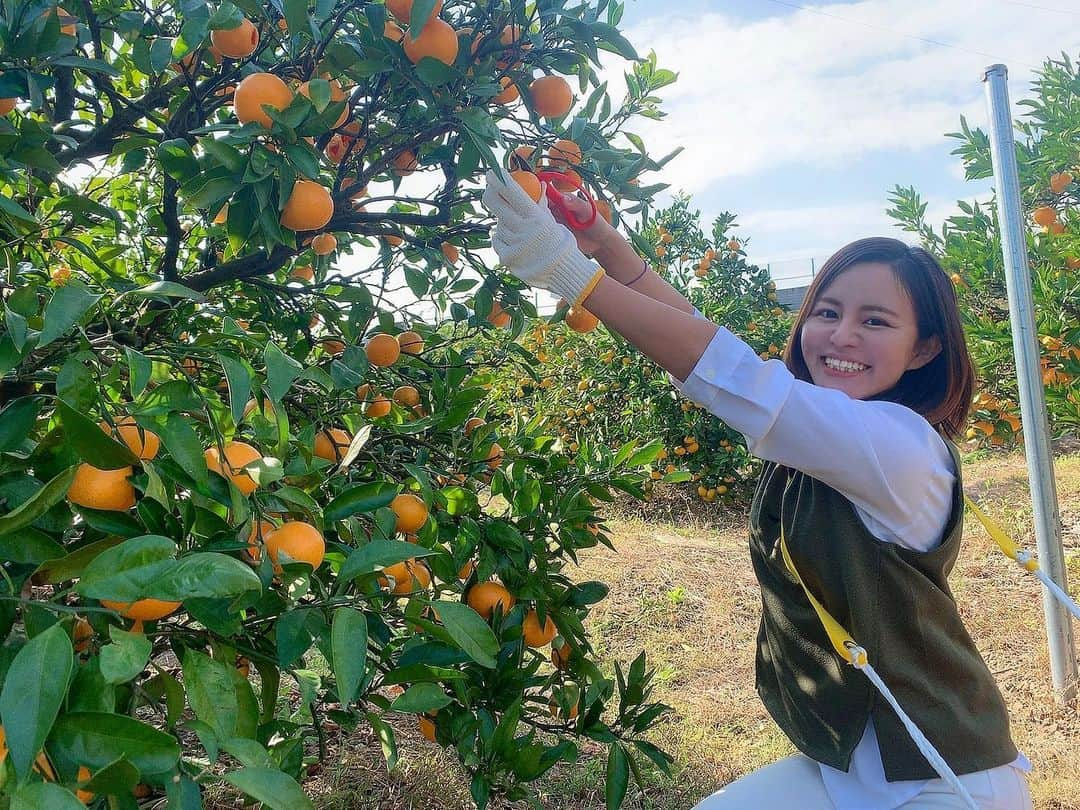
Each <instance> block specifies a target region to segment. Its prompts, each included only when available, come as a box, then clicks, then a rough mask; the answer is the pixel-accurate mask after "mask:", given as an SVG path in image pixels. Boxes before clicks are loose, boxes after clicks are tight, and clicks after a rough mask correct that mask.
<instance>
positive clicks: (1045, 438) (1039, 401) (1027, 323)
mask: <svg viewBox="0 0 1080 810" xmlns="http://www.w3.org/2000/svg"><path fill="white" fill-rule="evenodd" d="M1008 73H1009V72H1008V69H1007V68H1006V67H1005V65H991V66H990V67H988V68H986V70H985V71H983V83H984V84H985V86H986V103H987V106H988V108H989V112H990V153H991V157H992V160H993V167H994V178H995V181H996V185H997V206H998V222H999V226H1000V228H1001V249H1002V252H1003V254H1004V257H1005V284H1006V289H1007V290H1008V295H1009V320H1010V322H1011V324H1012V336H1013V355H1014V357H1015V358H1016V377H1017V382H1018V384H1019V389H1020V416H1021V418H1022V420H1023V425H1024V452H1025V453H1026V455H1027V466H1028V480H1029V485H1030V488H1031V504H1032V506H1033V508H1034V518H1035V540H1036V543H1037V545H1038V549H1039V567H1040V568H1042V569H1043V570H1044V571H1045V572H1046V574H1047V575H1048V576H1049V577H1050V578H1051V579H1052V580H1053V581H1054V582H1056V583H1057V584H1058V585H1060V586H1061V588H1062V589H1063V590H1066V591H1067V590H1068V589H1067V588H1066V584H1065V579H1066V569H1065V554H1064V551H1063V550H1062V547H1061V516H1060V513H1059V512H1058V500H1057V484H1056V482H1055V480H1054V460H1053V455H1052V452H1051V448H1050V425H1049V422H1048V419H1047V415H1046V399H1045V398H1044V396H1043V387H1042V375H1041V373H1040V368H1039V344H1038V340H1037V335H1036V331H1035V313H1034V306H1033V304H1032V300H1031V273H1030V267H1029V264H1028V256H1027V242H1026V241H1025V237H1024V233H1025V231H1024V217H1023V209H1022V207H1021V204H1020V181H1019V179H1018V176H1017V170H1016V146H1015V143H1014V141H1013V124H1012V110H1011V108H1010V107H1009V85H1008ZM1043 613H1044V614H1045V616H1046V640H1047V642H1048V644H1049V647H1050V674H1051V676H1052V678H1053V683H1054V692H1055V695H1056V697H1057V699H1058V700H1059V701H1069V700H1072V699H1073V698H1074V697H1075V696H1076V688H1077V667H1076V648H1075V645H1074V641H1073V632H1072V624H1071V622H1070V617H1069V613H1068V611H1067V610H1066V609H1065V608H1064V607H1063V606H1062V605H1060V604H1059V603H1058V602H1057V601H1056V600H1055V599H1054V597H1053V596H1052V595H1051V593H1050V591H1049V590H1047V589H1045V588H1044V589H1043Z"/></svg>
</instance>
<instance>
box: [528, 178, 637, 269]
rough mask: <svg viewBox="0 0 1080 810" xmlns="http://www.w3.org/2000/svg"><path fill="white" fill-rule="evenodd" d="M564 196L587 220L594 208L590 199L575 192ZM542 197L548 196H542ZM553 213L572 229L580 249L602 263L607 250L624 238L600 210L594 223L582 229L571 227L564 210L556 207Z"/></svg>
mask: <svg viewBox="0 0 1080 810" xmlns="http://www.w3.org/2000/svg"><path fill="white" fill-rule="evenodd" d="M545 191H546V189H545ZM562 196H563V200H564V201H565V203H566V207H567V208H568V209H569V211H570V213H571V214H572V215H573V216H574V218H575V219H577V220H578V221H579V222H584V221H586V220H587V219H588V218H589V216H590V215H591V214H592V208H590V207H589V203H588V200H586V199H584V198H583V197H580V196H578V195H577V194H576V193H573V192H571V193H569V194H566V193H562ZM541 199H546V198H545V197H542V198H541ZM551 215H552V216H553V217H554V218H555V221H556V222H558V223H559V224H560V225H563V226H565V227H566V228H568V229H569V230H570V233H572V234H573V235H574V239H576V240H577V245H578V249H579V250H580V251H581V252H582V253H584V254H585V255H586V256H593V257H595V258H596V259H597V261H599V262H600V263H601V264H603V255H604V253H605V251H607V250H609V249H610V247H611V246H612V245H613V244H615V243H616V242H617V241H621V240H622V237H621V236H619V232H618V231H616V230H615V229H614V228H613V227H611V225H610V224H609V223H608V221H607V220H606V219H604V217H603V215H602V214H601V213H600V212H599V211H597V212H596V219H595V220H594V221H593V224H592V225H590V226H589V227H588V228H584V229H582V230H574V229H573V228H571V227H570V224H569V223H568V222H567V221H566V220H565V219H564V218H563V215H562V212H561V211H559V209H558V208H556V207H553V208H551Z"/></svg>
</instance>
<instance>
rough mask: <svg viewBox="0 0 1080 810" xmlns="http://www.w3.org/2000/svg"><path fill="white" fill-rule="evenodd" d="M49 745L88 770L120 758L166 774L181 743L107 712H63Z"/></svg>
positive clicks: (124, 717) (154, 771) (145, 769)
mask: <svg viewBox="0 0 1080 810" xmlns="http://www.w3.org/2000/svg"><path fill="white" fill-rule="evenodd" d="M65 638H66V636H65ZM49 745H50V750H51V749H52V747H53V746H55V748H56V750H57V751H58V752H61V753H63V754H64V755H65V757H66V758H67V759H68V760H70V761H72V762H79V763H82V764H83V765H85V766H86V767H88V768H89V769H90V770H91V771H95V770H99V769H101V768H104V767H105V766H106V765H109V764H110V763H112V762H115V761H116V760H118V759H120V758H121V757H123V758H125V759H127V760H128V762H130V763H131V764H132V765H134V766H135V767H136V768H138V769H139V770H140V771H141V772H142V773H166V772H168V771H171V770H172V769H173V768H174V767H176V764H177V762H179V760H180V745H179V743H177V741H176V739H175V738H174V737H173V736H172V735H170V734H166V733H164V732H162V731H158V730H157V729H156V728H153V727H152V726H149V725H146V724H145V723H140V722H139V721H138V720H135V719H133V718H131V717H128V716H127V715H123V714H111V713H108V712H68V713H67V714H65V715H62V716H61V717H60V719H59V720H57V721H56V725H55V726H54V727H53V731H52V734H51V735H49Z"/></svg>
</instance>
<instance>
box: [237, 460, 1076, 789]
mask: <svg viewBox="0 0 1080 810" xmlns="http://www.w3.org/2000/svg"><path fill="white" fill-rule="evenodd" d="M1025 469H1026V468H1025V462H1024V456H1023V454H1022V453H1020V452H1013V453H996V454H993V455H978V454H975V455H971V456H968V457H967V458H966V460H965V465H964V471H965V486H966V489H967V492H968V494H969V495H971V496H972V497H973V498H975V499H976V500H978V501H979V502H980V503H981V504H982V505H983V506H984V508H985V509H986V510H987V511H988V512H989V513H990V514H991V516H992V517H993V518H994V519H995V520H997V521H999V522H1000V523H1001V524H1002V525H1003V526H1004V527H1005V528H1006V529H1008V530H1009V531H1010V532H1011V533H1012V534H1013V536H1014V537H1015V538H1016V539H1017V540H1019V541H1020V542H1021V543H1023V544H1025V545H1026V546H1027V547H1029V548H1031V549H1032V550H1034V548H1035V541H1034V535H1033V530H1032V529H1031V502H1030V496H1029V493H1028V482H1027V477H1026V472H1025ZM1055 473H1056V481H1057V489H1058V497H1059V502H1060V503H1061V505H1062V506H1061V519H1062V536H1063V543H1064V547H1065V553H1066V557H1067V560H1068V561H1069V581H1070V583H1071V587H1070V590H1071V591H1072V593H1073V595H1074V596H1075V595H1077V594H1080V587H1078V585H1080V452H1077V448H1076V447H1075V446H1066V447H1062V448H1060V452H1059V454H1058V456H1057V458H1056V461H1055ZM746 517H747V516H746V510H745V509H731V508H727V509H725V508H722V507H720V506H719V505H712V506H706V505H704V504H700V503H699V502H697V501H694V500H689V499H685V498H682V497H680V496H677V495H673V494H669V495H668V496H667V497H662V498H660V499H658V500H657V501H655V502H654V503H653V504H650V505H647V508H646V510H645V511H642V510H641V509H640V508H638V507H636V506H635V505H633V504H624V505H622V507H621V509H616V510H612V512H611V516H610V529H611V535H612V538H613V541H614V544H615V546H616V548H617V550H618V552H617V553H615V552H612V551H610V550H608V549H604V548H603V547H600V548H598V549H596V550H594V551H593V552H592V553H590V554H588V555H586V556H584V557H583V558H582V565H581V567H580V569H579V570H578V572H577V574H576V576H578V577H580V578H581V579H600V580H603V581H605V582H607V583H609V584H610V585H611V593H610V595H609V596H608V598H607V599H606V600H604V601H603V602H602V603H600V605H598V606H597V609H596V610H595V611H594V613H593V615H592V616H591V617H590V620H589V623H588V625H587V626H588V628H589V632H590V635H591V638H592V642H593V644H594V645H595V647H596V651H597V653H598V655H599V657H600V659H601V661H603V662H604V663H605V664H606V665H607V666H608V667H609V668H610V666H611V663H612V662H613V661H615V660H620V661H623V662H629V661H630V660H631V659H632V658H633V657H634V656H635V655H636V653H637V651H639V650H640V649H642V648H644V649H645V650H646V651H647V653H648V658H649V664H650V666H651V667H655V668H656V669H657V672H658V678H659V680H660V686H659V688H658V689H657V693H656V694H655V697H656V699H659V700H661V701H663V702H665V703H668V704H669V705H671V706H673V707H674V709H675V712H674V713H673V714H672V715H671V716H669V717H668V719H667V720H666V721H665V722H664V723H662V724H661V725H660V726H659V727H658V728H657V729H655V730H654V733H653V734H652V735H651V736H652V739H653V740H654V741H655V742H656V743H658V744H659V745H661V747H663V748H664V749H665V750H667V751H668V752H670V753H671V754H673V755H674V756H675V759H676V770H675V776H674V779H673V780H670V781H669V780H667V779H665V778H663V777H660V776H654V777H653V778H652V779H651V780H650V784H649V785H648V786H647V788H646V790H645V791H644V792H642V791H638V790H637V789H636V787H635V786H634V785H633V783H632V784H631V790H630V793H629V794H628V796H627V801H626V803H625V804H624V807H627V808H653V809H655V810H683V808H691V807H693V805H694V804H695V803H696V802H697V801H698V800H700V799H701V798H703V797H704V796H706V795H708V794H709V793H711V792H712V791H713V790H715V789H716V788H718V787H720V786H721V785H723V784H725V783H726V782H728V781H730V780H732V779H734V778H736V777H738V776H740V775H741V774H744V773H746V772H747V771H749V770H752V769H754V768H756V767H759V766H761V765H764V764H767V763H769V762H772V761H774V760H776V759H777V758H779V757H782V756H784V755H786V754H787V753H789V752H790V751H791V750H792V749H791V747H790V744H789V743H788V742H787V740H786V739H785V738H784V737H783V736H782V735H781V734H780V732H779V731H778V730H777V728H776V727H775V726H774V725H773V723H772V722H771V720H770V719H769V718H768V716H767V715H766V713H765V711H764V709H763V708H762V706H761V704H760V702H759V700H758V699H757V696H756V694H755V692H754V689H753V650H754V645H753V639H754V635H755V632H756V628H757V622H758V610H759V597H758V592H757V589H756V587H755V583H754V580H753V576H752V573H751V570H750V565H749V561H748V555H747V551H746ZM952 584H953V587H954V591H955V594H956V598H957V601H958V603H959V605H960V608H961V611H962V613H963V616H964V620H965V622H966V623H967V625H968V627H969V629H970V630H971V633H972V635H973V637H974V638H975V641H976V643H977V645H978V647H979V649H980V650H981V652H982V653H983V655H984V656H985V658H986V660H987V662H988V664H989V666H990V668H991V670H992V671H993V673H994V675H995V676H996V677H997V679H998V683H999V684H1000V686H1001V689H1002V691H1003V693H1004V694H1005V698H1006V701H1007V703H1008V707H1009V712H1010V716H1011V718H1012V722H1013V732H1014V738H1015V740H1016V743H1017V745H1018V746H1019V747H1020V748H1021V750H1023V751H1024V752H1025V753H1026V754H1027V756H1028V757H1029V758H1030V759H1031V760H1032V762H1033V763H1034V764H1035V771H1034V773H1033V774H1032V775H1031V780H1030V783H1031V788H1032V793H1033V795H1034V797H1035V806H1036V808H1038V809H1039V810H1080V714H1078V708H1080V701H1074V702H1073V703H1072V704H1071V705H1060V704H1059V703H1057V702H1056V701H1055V700H1054V697H1053V691H1052V688H1051V684H1050V674H1049V672H1050V668H1049V661H1048V655H1047V649H1046V635H1045V631H1044V626H1043V617H1042V599H1041V594H1040V587H1039V584H1038V582H1037V581H1036V580H1035V579H1034V578H1033V577H1030V576H1028V575H1026V574H1024V573H1023V572H1022V571H1021V570H1020V569H1019V568H1018V567H1016V565H1015V564H1013V563H1012V562H1011V561H1009V560H1008V559H1006V558H1005V557H1003V556H1002V555H1001V554H1000V552H999V551H998V550H997V548H996V546H994V545H993V544H992V543H991V542H990V541H989V539H988V537H987V535H986V534H985V532H984V531H983V529H982V527H981V525H980V524H979V523H978V521H976V520H975V519H974V517H973V516H971V515H969V516H968V519H967V521H966V525H965V539H964V547H963V551H962V554H961V558H960V560H959V563H958V565H957V567H956V571H955V572H954V575H953V577H952ZM395 727H396V728H397V729H398V732H399V735H398V741H399V750H400V753H401V763H400V764H399V766H398V767H397V769H395V771H394V772H393V773H391V774H387V773H386V769H385V766H384V763H383V759H382V756H381V753H380V751H379V746H378V743H377V741H376V740H375V739H374V738H373V736H372V735H371V734H365V733H363V732H362V731H361V732H360V733H357V734H353V735H350V736H348V737H344V736H342V735H333V737H332V738H331V756H330V758H329V761H328V762H327V763H326V765H325V766H324V767H322V768H321V770H319V772H318V773H317V774H316V775H315V776H314V777H313V778H312V779H310V780H309V781H308V782H306V783H305V786H306V788H307V790H308V791H309V793H310V794H311V795H312V796H313V798H314V800H315V802H316V805H317V806H318V807H320V808H334V809H336V810H345V808H358V807H364V808H380V810H383V809H384V808H385V809H387V810H389V808H393V810H406V809H407V808H408V809H409V810H413V809H415V810H420V809H421V808H423V809H424V810H426V809H427V808H432V809H433V810H434V809H435V808H437V809H438V810H466V809H467V808H471V807H473V805H472V803H471V801H470V799H469V795H468V786H467V780H466V779H465V778H464V776H463V774H462V772H461V769H460V768H459V767H458V765H457V763H456V758H455V757H454V756H453V755H451V754H447V753H445V752H443V751H441V750H440V749H439V748H437V747H436V746H434V745H432V744H430V743H427V742H426V741H425V740H423V739H422V738H420V736H419V734H418V733H417V731H416V725H415V722H414V718H412V717H402V718H400V722H396V723H395ZM589 746H590V743H588V742H587V741H586V742H583V744H582V750H583V752H585V754H586V755H585V756H583V757H582V762H580V763H578V764H577V765H575V766H573V767H562V768H557V769H554V770H553V771H552V772H550V773H549V774H547V775H546V776H545V778H544V779H542V780H540V782H539V783H537V784H536V785H535V788H536V792H537V800H536V803H535V804H534V805H533V806H534V807H537V808H544V810H547V809H548V808H551V809H552V810H554V808H559V810H563V808H568V807H572V808H575V810H576V809H577V808H581V809H582V810H593V809H594V808H595V809H596V810H600V808H603V807H604V793H603V784H604V769H605V762H606V756H605V750H606V749H604V748H603V747H594V748H590V747H589ZM590 754H591V756H590ZM219 806H226V805H219ZM230 806H233V805H230ZM493 806H495V807H499V808H510V807H514V808H519V807H520V808H525V807H527V806H528V805H526V804H524V803H519V804H516V805H510V804H506V803H493Z"/></svg>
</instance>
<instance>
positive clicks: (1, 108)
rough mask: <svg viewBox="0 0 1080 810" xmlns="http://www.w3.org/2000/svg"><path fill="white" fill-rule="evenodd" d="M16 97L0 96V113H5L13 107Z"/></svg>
mask: <svg viewBox="0 0 1080 810" xmlns="http://www.w3.org/2000/svg"><path fill="white" fill-rule="evenodd" d="M17 101H18V99H17V98H0V115H7V114H8V113H9V112H11V111H12V110H14V109H15V103H16V102H17Z"/></svg>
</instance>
